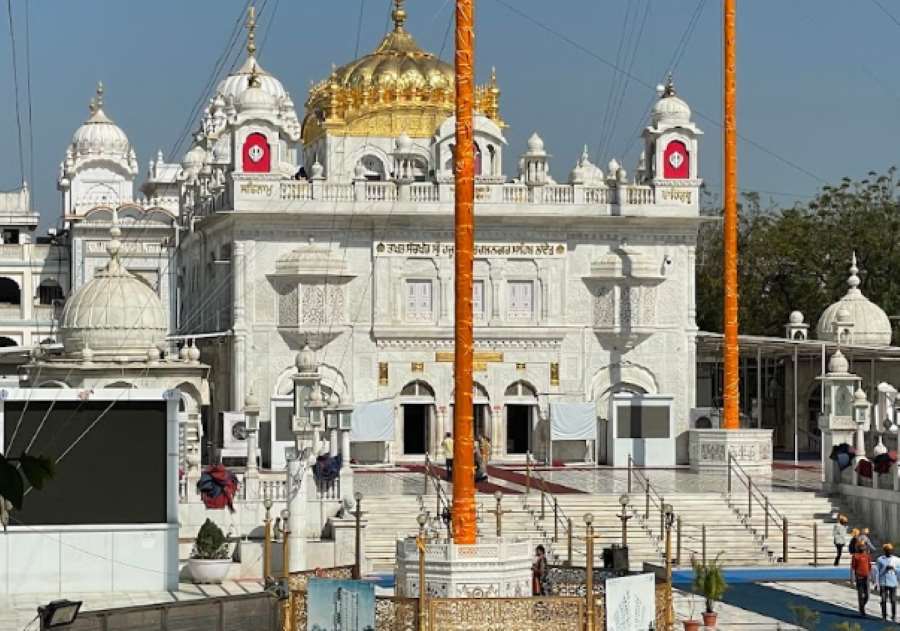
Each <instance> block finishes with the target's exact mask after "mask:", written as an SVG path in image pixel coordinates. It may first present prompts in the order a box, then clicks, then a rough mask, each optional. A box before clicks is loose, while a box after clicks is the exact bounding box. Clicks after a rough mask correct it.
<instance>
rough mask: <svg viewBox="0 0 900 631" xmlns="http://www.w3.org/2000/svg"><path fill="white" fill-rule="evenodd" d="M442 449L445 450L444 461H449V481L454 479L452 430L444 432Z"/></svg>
mask: <svg viewBox="0 0 900 631" xmlns="http://www.w3.org/2000/svg"><path fill="white" fill-rule="evenodd" d="M441 451H443V452H444V461H445V462H446V463H447V482H452V481H453V437H452V436H451V435H450V432H447V433H446V434H444V440H442V441H441Z"/></svg>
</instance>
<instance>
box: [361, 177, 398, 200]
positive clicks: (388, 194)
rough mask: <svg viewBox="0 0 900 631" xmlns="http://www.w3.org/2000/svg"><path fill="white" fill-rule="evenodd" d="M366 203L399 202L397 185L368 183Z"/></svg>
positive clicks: (391, 183)
mask: <svg viewBox="0 0 900 631" xmlns="http://www.w3.org/2000/svg"><path fill="white" fill-rule="evenodd" d="M366 201H367V202H393V201H397V185H396V184H394V183H393V182H366Z"/></svg>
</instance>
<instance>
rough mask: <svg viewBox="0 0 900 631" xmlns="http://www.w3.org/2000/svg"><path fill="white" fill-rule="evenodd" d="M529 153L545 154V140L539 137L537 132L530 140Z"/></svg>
mask: <svg viewBox="0 0 900 631" xmlns="http://www.w3.org/2000/svg"><path fill="white" fill-rule="evenodd" d="M528 153H544V140H543V139H542V138H541V137H540V136H538V134H537V132H534V133H533V134H531V137H530V138H528Z"/></svg>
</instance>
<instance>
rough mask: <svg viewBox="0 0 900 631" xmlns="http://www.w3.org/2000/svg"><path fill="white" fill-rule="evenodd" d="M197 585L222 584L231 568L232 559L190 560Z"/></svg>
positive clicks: (192, 574) (190, 566)
mask: <svg viewBox="0 0 900 631" xmlns="http://www.w3.org/2000/svg"><path fill="white" fill-rule="evenodd" d="M188 567H189V568H190V570H191V576H192V577H193V579H194V582H195V583H204V584H210V583H215V584H218V583H221V582H222V581H224V580H225V575H226V574H228V568H229V567H231V559H188Z"/></svg>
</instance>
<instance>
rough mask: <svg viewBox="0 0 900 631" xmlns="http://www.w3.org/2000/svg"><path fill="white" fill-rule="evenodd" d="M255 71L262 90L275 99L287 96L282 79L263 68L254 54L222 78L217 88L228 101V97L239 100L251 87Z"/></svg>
mask: <svg viewBox="0 0 900 631" xmlns="http://www.w3.org/2000/svg"><path fill="white" fill-rule="evenodd" d="M254 73H255V74H256V77H257V79H258V80H259V87H260V89H261V90H263V91H264V92H266V93H267V94H269V95H270V96H272V97H274V98H275V99H280V98H282V97H285V96H287V91H286V90H285V89H284V85H282V83H281V81H279V80H278V79H276V78H275V77H273V76H272V75H270V74H269V73H268V72H266V71H265V70H263V69H262V66H260V65H259V63H258V62H257V61H256V57H255V56H253V55H249V56H248V57H247V59H246V60H245V61H244V64H243V65H242V66H241V67H240V68H238V69H237V70H236V71H235V72H233V73H232V74H230V75H228V76H227V77H225V78H224V79H222V81H220V82H219V85H218V87H217V88H216V92H217V93H219V94H221V95H222V96H223V97H224V98H225V99H226V101H227V100H228V97H231V98H233V99H234V100H235V102H237V101H238V100H239V98H240V96H241V95H242V94H243V93H244V92H246V91H247V90H249V89H250V77H251V76H252V75H253V74H254Z"/></svg>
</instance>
